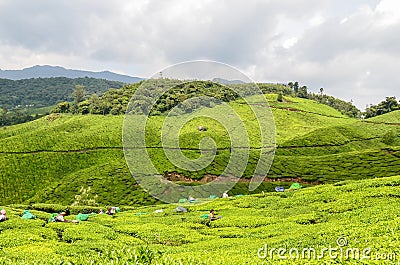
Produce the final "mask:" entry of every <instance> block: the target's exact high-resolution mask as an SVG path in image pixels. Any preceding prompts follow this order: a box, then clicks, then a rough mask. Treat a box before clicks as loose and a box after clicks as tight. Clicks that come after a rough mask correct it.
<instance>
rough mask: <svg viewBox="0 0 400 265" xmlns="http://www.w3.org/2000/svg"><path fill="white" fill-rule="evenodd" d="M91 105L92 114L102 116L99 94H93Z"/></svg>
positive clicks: (90, 100)
mask: <svg viewBox="0 0 400 265" xmlns="http://www.w3.org/2000/svg"><path fill="white" fill-rule="evenodd" d="M89 104H90V107H89V109H90V113H92V114H101V113H102V112H101V110H100V99H99V96H97V94H93V95H92V96H91V97H90V99H89Z"/></svg>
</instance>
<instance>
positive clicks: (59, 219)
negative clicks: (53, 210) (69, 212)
mask: <svg viewBox="0 0 400 265" xmlns="http://www.w3.org/2000/svg"><path fill="white" fill-rule="evenodd" d="M64 216H65V212H61V213H60V214H58V215H57V216H56V217H55V218H54V222H64V223H71V222H72V223H78V220H72V221H71V220H67V219H65V218H64Z"/></svg>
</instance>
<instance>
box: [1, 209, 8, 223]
mask: <svg viewBox="0 0 400 265" xmlns="http://www.w3.org/2000/svg"><path fill="white" fill-rule="evenodd" d="M5 220H7V212H6V210H4V209H3V210H1V212H0V222H4V221H5Z"/></svg>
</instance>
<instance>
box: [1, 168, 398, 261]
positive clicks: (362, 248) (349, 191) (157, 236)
mask: <svg viewBox="0 0 400 265" xmlns="http://www.w3.org/2000/svg"><path fill="white" fill-rule="evenodd" d="M399 194H400V176H397V177H396V176H395V177H388V178H380V179H369V180H362V181H344V182H339V183H336V184H333V185H332V184H327V185H319V186H315V187H311V188H307V189H302V190H298V191H293V192H290V191H285V192H279V193H278V192H275V193H266V194H264V195H262V194H257V195H251V196H242V197H233V198H229V199H215V200H213V201H211V202H209V203H208V204H201V205H197V204H195V203H192V204H188V205H184V206H185V207H187V209H188V212H187V213H176V212H174V208H175V207H176V205H153V206H147V207H136V208H135V207H125V208H122V212H121V213H118V214H116V216H114V217H111V216H108V215H105V214H103V215H95V216H92V217H90V218H89V220H88V221H86V222H80V223H79V224H77V225H75V224H71V223H52V222H50V223H47V219H48V218H49V215H50V213H51V212H56V211H57V212H58V211H61V210H66V209H67V210H69V211H70V212H71V215H70V216H67V217H66V218H67V219H69V220H72V219H74V218H75V215H76V214H77V213H78V212H86V213H90V212H92V211H98V209H99V208H95V207H93V208H90V207H80V208H79V207H76V206H73V207H71V206H60V205H44V204H36V205H31V206H25V205H9V206H7V207H1V208H3V209H6V210H7V215H8V220H7V221H5V222H0V252H1V256H2V258H1V263H2V264H177V265H178V264H207V265H209V264H397V262H398V261H399V259H400V257H399V256H398V253H399V251H400V244H399V229H400V225H399V223H400V222H399V221H400V210H399V207H398V200H399ZM26 208H30V209H31V212H32V213H33V214H34V215H36V217H37V219H36V220H21V217H20V216H21V215H22V212H23V210H24V209H26ZM210 209H215V210H216V214H217V215H221V216H223V217H222V218H221V219H219V220H216V221H212V222H209V221H207V220H206V219H202V218H201V216H203V215H204V214H207V213H208V212H209V211H210ZM156 210H162V212H159V213H156V212H155V211H156Z"/></svg>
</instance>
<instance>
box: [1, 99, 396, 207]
mask: <svg viewBox="0 0 400 265" xmlns="http://www.w3.org/2000/svg"><path fill="white" fill-rule="evenodd" d="M266 97H267V99H268V101H269V103H270V107H271V109H272V112H273V115H274V121H275V125H276V137H277V138H276V145H277V148H276V152H275V157H274V161H273V164H272V167H271V170H270V172H269V174H268V178H267V179H266V182H264V183H263V184H262V185H261V186H260V187H259V188H258V189H257V190H256V191H255V192H256V193H259V192H261V191H272V190H273V189H274V187H275V186H276V185H278V184H279V185H284V186H289V185H290V184H291V182H293V181H297V182H302V183H303V184H304V185H306V186H307V185H313V184H320V183H335V182H337V181H342V180H349V179H366V178H378V177H386V176H392V175H397V174H398V173H399V172H400V159H399V156H400V148H399V146H400V138H399V135H400V126H399V124H398V119H399V111H395V112H392V113H388V114H385V115H382V116H379V117H376V118H372V119H367V120H364V121H362V120H358V119H353V118H348V117H347V116H344V115H342V114H341V113H339V112H338V111H337V110H335V109H333V108H330V107H328V106H326V105H322V104H319V103H317V102H314V101H311V100H307V99H300V98H291V97H285V102H278V101H277V95H272V94H271V95H266ZM229 105H230V106H231V107H232V108H233V109H234V110H235V111H236V112H238V113H240V114H241V115H242V117H244V124H245V126H246V128H247V129H248V132H249V140H250V145H251V150H250V157H249V163H248V165H247V168H246V170H245V173H244V176H243V177H244V179H246V178H250V177H251V176H252V172H254V169H255V167H256V165H257V157H258V156H259V147H260V141H259V134H257V131H256V130H253V128H254V127H256V126H257V124H256V122H255V121H254V119H252V114H251V112H250V108H249V107H248V106H246V105H245V104H243V102H242V101H240V100H237V101H231V102H229ZM217 107H218V106H217ZM210 110H211V111H213V109H210ZM164 120H165V116H152V117H151V118H150V119H149V121H148V129H149V130H148V131H147V134H146V141H147V142H146V144H147V146H148V147H152V148H151V149H148V152H149V154H150V155H151V157H152V161H153V162H154V164H155V166H156V167H157V168H158V170H159V171H160V172H164V173H165V174H169V173H173V174H177V175H178V176H181V177H182V178H183V177H189V178H192V179H195V180H200V181H201V179H202V178H203V176H205V175H219V174H221V172H222V171H223V170H224V168H225V166H226V164H227V161H228V160H229V155H230V152H229V146H230V142H229V141H227V139H229V138H228V137H227V135H228V133H227V131H226V130H225V129H224V128H223V127H222V126H221V125H219V124H218V123H215V122H214V121H212V120H207V119H200V118H199V119H197V120H196V119H195V120H192V121H190V122H189V123H188V124H187V125H185V126H184V127H183V128H182V130H181V134H180V137H179V138H180V139H179V141H180V147H183V148H186V150H185V155H186V156H188V157H192V158H195V157H197V156H199V150H198V144H199V142H200V141H201V139H202V138H203V137H212V138H213V139H214V141H215V142H216V145H217V149H218V152H217V155H216V157H215V160H214V161H213V162H212V163H211V164H210V166H208V167H206V168H205V169H203V170H200V171H197V172H190V171H185V170H182V169H180V168H178V167H176V166H175V165H173V164H172V163H170V162H169V161H168V160H167V159H166V157H165V154H164V151H163V150H162V148H161V143H160V137H161V133H160V129H161V127H162V123H163V121H164ZM122 123H123V116H112V115H107V116H102V115H70V114H52V115H50V116H47V117H44V118H42V119H39V120H35V121H32V122H29V123H25V124H19V125H15V126H10V127H4V128H3V129H1V130H0V164H1V165H2V166H1V168H0V202H1V203H2V204H4V205H7V204H15V203H25V204H26V203H28V204H32V203H59V204H63V205H72V204H73V205H92V206H96V205H104V204H118V205H138V204H140V205H152V204H154V203H157V202H156V201H155V200H154V199H153V198H152V197H150V196H148V195H147V193H146V192H144V191H143V190H142V189H141V188H140V186H138V185H137V183H136V182H135V180H134V179H133V178H132V176H131V174H130V172H129V170H128V168H127V166H126V162H125V159H124V153H123V149H122ZM199 125H203V126H206V127H207V128H208V130H207V131H205V132H199V131H198V129H197V128H198V126H199ZM275 181H278V182H286V183H275ZM246 185H247V182H246V181H243V182H241V183H239V184H238V185H237V186H236V187H235V188H234V190H233V192H234V193H236V194H239V193H241V194H247V193H248V189H247V187H246ZM218 195H220V194H218Z"/></svg>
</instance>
